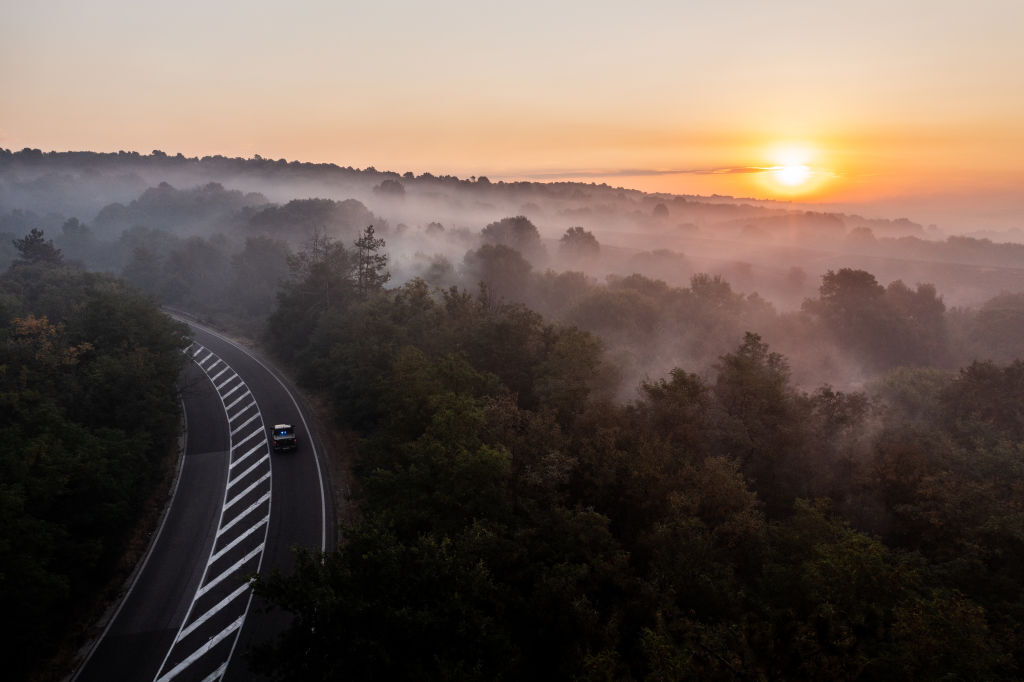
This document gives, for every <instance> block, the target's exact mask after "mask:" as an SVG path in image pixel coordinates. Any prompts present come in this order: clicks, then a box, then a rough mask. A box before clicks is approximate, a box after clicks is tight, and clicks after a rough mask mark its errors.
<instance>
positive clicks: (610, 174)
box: [524, 166, 779, 180]
mask: <svg viewBox="0 0 1024 682" xmlns="http://www.w3.org/2000/svg"><path fill="white" fill-rule="evenodd" d="M778 169H779V167H778V166H728V167H723V168H671V169H659V168H619V169H614V170H606V171H595V170H580V171H573V170H563V171H543V172H536V173H524V175H526V176H528V177H531V178H535V179H538V180H541V179H545V180H558V179H565V178H627V177H655V176H662V175H744V174H749V173H767V172H771V171H775V170H778Z"/></svg>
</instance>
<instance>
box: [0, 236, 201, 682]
mask: <svg viewBox="0 0 1024 682" xmlns="http://www.w3.org/2000/svg"><path fill="white" fill-rule="evenodd" d="M15 247H16V253H17V257H16V259H15V260H14V262H13V263H12V264H11V266H10V267H9V268H8V270H7V271H6V272H5V273H3V274H2V275H0V611H2V612H3V614H4V617H3V618H2V619H0V623H2V625H0V628H2V631H0V640H2V641H3V643H4V650H5V651H8V652H10V654H9V655H8V656H6V657H5V676H8V677H9V679H22V678H24V677H26V676H29V675H30V673H33V671H34V674H40V673H39V670H38V667H39V666H40V665H41V662H42V661H44V660H46V658H47V657H49V656H52V655H53V654H54V652H55V648H56V647H57V646H58V645H59V644H60V643H61V642H62V641H64V638H65V637H66V636H67V635H68V633H69V629H70V628H73V627H74V626H75V625H76V624H77V623H78V622H79V621H80V620H81V619H82V618H83V617H86V616H88V615H90V609H91V608H92V607H93V606H94V604H95V602H96V599H97V595H98V594H99V593H100V592H101V591H102V588H103V587H104V586H105V585H106V583H107V582H108V581H109V579H110V575H111V574H112V573H113V572H114V569H115V567H116V564H117V562H118V560H119V559H120V557H121V555H122V553H123V552H124V549H125V546H126V543H127V542H128V540H129V534H130V532H131V531H132V529H133V528H134V527H135V525H136V523H137V520H138V518H139V516H140V515H141V513H142V507H143V505H144V503H145V502H146V501H147V499H148V498H149V497H150V496H151V495H152V494H153V492H154V490H155V486H156V485H157V483H158V482H159V480H160V477H161V474H162V472H163V470H164V464H165V461H166V458H167V457H168V455H169V453H170V452H171V449H170V448H171V444H172V443H173V442H174V440H175V437H176V434H177V427H178V417H179V412H180V407H179V401H178V397H177V385H176V384H177V380H178V375H179V372H180V370H181V368H182V366H183V361H184V360H183V358H184V356H183V355H182V354H181V352H180V350H181V347H182V346H183V344H184V342H183V339H184V331H185V330H184V329H183V328H182V327H180V326H179V325H177V324H176V323H174V322H172V321H170V320H169V318H167V317H166V316H165V315H163V314H162V313H161V312H160V311H159V309H157V307H156V306H155V305H154V304H153V303H151V302H150V301H148V300H146V299H144V298H142V297H141V296H139V295H138V294H137V293H134V291H133V290H131V289H130V288H128V287H127V286H126V285H125V284H124V283H123V282H121V281H120V280H117V279H115V278H113V277H110V276H107V275H100V274H94V273H89V272H86V271H84V270H82V269H81V268H79V267H76V266H73V265H68V264H66V263H64V262H63V256H62V254H61V252H60V251H59V250H58V249H57V248H56V247H54V245H53V242H52V241H50V240H47V239H45V237H44V235H43V234H42V233H41V232H39V231H35V230H33V231H32V232H30V233H29V234H28V235H26V236H25V237H23V238H21V239H18V240H15ZM92 615H94V614H92Z"/></svg>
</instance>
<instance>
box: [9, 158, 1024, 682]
mask: <svg viewBox="0 0 1024 682" xmlns="http://www.w3.org/2000/svg"><path fill="white" fill-rule="evenodd" d="M47 202H49V203H47ZM36 228H38V230H37V231H36V232H31V230H33V229H36ZM39 230H41V231H39ZM0 232H2V233H4V235H3V236H4V242H3V244H4V245H3V247H2V248H3V249H6V251H0V257H6V258H7V259H8V260H9V261H10V262H11V265H10V267H9V269H8V272H7V274H6V275H4V278H5V279H4V280H2V281H3V282H7V284H4V287H5V291H6V290H8V289H11V290H14V289H16V290H17V291H18V292H23V291H28V289H27V288H26V285H23V284H18V285H17V286H16V287H15V285H13V284H10V282H12V281H22V280H24V279H25V278H28V277H29V275H30V273H37V274H36V275H33V279H32V281H33V282H36V281H46V282H51V281H54V280H55V279H56V278H57V273H60V276H61V277H74V278H77V279H75V280H74V281H75V282H76V284H75V285H74V288H75V289H76V290H77V289H80V290H82V291H81V292H79V293H76V294H75V295H76V296H80V295H85V296H92V295H96V296H98V295H100V293H99V292H103V293H104V295H113V294H111V293H110V292H112V291H116V292H118V295H119V296H125V297H127V298H125V299H123V300H124V301H130V302H131V303H130V304H129V303H119V304H118V305H119V306H122V308H123V309H124V310H131V311H133V312H131V314H132V315H133V316H138V318H139V319H142V320H148V322H147V323H146V325H145V326H146V328H147V329H152V330H154V331H153V333H154V334H156V331H155V330H158V329H159V330H162V331H161V332H160V334H161V336H160V339H162V340H161V341H159V343H158V346H159V347H160V348H162V349H164V351H166V352H167V353H168V355H167V356H166V357H167V358H168V364H167V365H165V366H163V369H162V370H161V374H160V376H161V377H162V379H161V380H166V379H168V378H169V377H171V376H172V375H173V374H174V373H175V372H176V371H177V369H176V368H177V367H178V366H179V365H177V364H175V363H176V362H179V360H174V361H173V362H172V361H171V360H170V358H172V357H176V356H174V353H173V352H172V351H173V350H174V349H175V348H176V344H177V343H180V332H179V331H176V329H175V328H174V326H173V325H171V324H170V323H169V322H167V321H166V320H164V321H162V322H160V321H159V320H158V318H159V315H157V314H156V313H154V312H153V311H154V310H155V308H153V307H152V302H159V303H161V304H163V305H166V306H171V307H176V308H180V309H184V310H188V311H190V312H192V313H195V314H197V315H199V316H201V317H203V318H205V319H207V320H210V321H212V322H214V323H216V324H217V325H218V326H221V327H222V328H224V329H228V330H230V331H232V332H233V333H236V334H239V335H245V336H249V337H251V338H254V339H257V340H258V342H259V343H261V344H262V346H263V347H264V348H265V349H266V350H267V352H269V353H270V354H271V355H272V356H273V357H274V358H275V359H276V360H277V361H278V362H280V363H281V364H282V365H283V366H285V367H288V368H289V369H290V370H291V371H292V372H294V373H295V375H296V376H297V377H298V379H299V381H300V383H301V385H302V386H303V387H304V389H305V390H307V391H309V392H310V393H313V394H317V395H319V396H323V397H324V398H325V400H326V401H327V403H328V404H329V405H330V408H331V411H332V416H333V419H334V422H335V425H336V426H337V427H338V428H342V429H346V430H350V431H352V432H354V433H356V434H358V437H359V446H358V456H357V461H356V463H355V470H354V474H355V477H356V479H357V481H358V485H357V486H356V492H355V500H354V501H355V502H356V507H357V510H358V513H357V514H356V515H355V516H354V517H353V518H351V519H350V520H349V521H348V522H347V523H346V525H345V527H344V528H343V529H341V533H342V539H343V542H342V543H341V545H340V549H338V550H337V551H336V552H333V553H330V554H328V555H325V556H320V555H318V554H316V553H313V552H310V551H308V550H300V551H299V554H298V562H297V569H296V571H295V572H294V573H293V574H291V575H279V574H275V575H271V576H265V577H263V578H261V579H260V581H259V582H258V583H257V590H258V592H259V593H260V595H261V596H262V597H263V598H264V599H265V600H267V601H268V602H269V603H271V604H274V605H275V606H276V607H278V608H280V609H283V610H284V611H285V612H287V613H289V614H291V615H292V616H293V621H292V625H291V627H289V628H288V629H287V630H286V631H285V632H284V633H283V635H282V636H281V638H280V639H278V640H277V641H276V642H273V643H270V644H268V645H266V646H264V647H262V648H260V649H257V650H255V651H253V652H252V653H251V655H250V664H251V665H252V666H253V670H254V671H256V672H258V673H260V674H262V675H267V676H270V677H272V678H274V679H303V680H306V679H334V678H338V677H342V676H345V677H351V678H355V679H371V680H372V679H382V680H389V679H465V680H471V679H616V680H619V679H651V680H678V679H723V680H733V679H822V678H827V679H841V680H845V679H850V680H852V679H858V680H872V679H878V680H882V679H885V680H889V679H908V680H921V679H940V678H941V679H965V680H975V679H1019V677H1020V675H1021V670H1022V666H1024V660H1022V652H1024V634H1022V633H1024V575H1022V573H1021V571H1020V566H1022V565H1024V466H1022V464H1024V449H1022V443H1024V417H1022V416H1021V415H1020V414H1019V412H1020V411H1019V409H1018V407H1017V406H1018V405H1019V404H1021V401H1022V400H1024V359H1022V358H1024V347H1022V346H1024V341H1022V339H1024V279H1022V276H1024V245H1022V244H1019V243H1016V242H1015V241H1013V239H1012V238H1013V235H1012V234H1009V233H1008V234H1006V235H1005V238H1006V241H1004V242H999V241H991V240H990V238H989V237H982V236H978V235H973V236H972V235H965V234H943V233H941V232H940V230H939V228H936V227H934V226H929V227H925V226H921V225H918V224H915V223H913V222H912V221H910V220H907V219H896V220H888V219H879V218H864V217H861V216H856V215H849V214H835V213H823V212H822V213H816V212H809V211H805V210H802V209H796V208H794V207H790V206H786V205H779V204H776V203H775V202H754V201H752V200H751V201H748V200H739V199H732V198H728V197H714V198H702V197H674V196H667V195H648V194H644V193H640V192H634V191H630V190H623V189H621V188H612V187H608V186H606V185H583V184H576V183H553V184H542V183H502V182H492V181H490V180H488V179H486V178H472V179H469V180H465V179H459V178H452V177H436V176H433V175H430V174H422V175H418V176H417V175H414V174H412V173H405V174H400V173H391V172H381V171H377V170H375V169H366V170H362V171H360V170H356V169H351V168H349V169H344V168H338V167H334V166H322V165H314V164H298V163H296V162H285V161H283V160H280V161H270V160H266V159H261V158H254V159H249V160H246V159H224V158H222V157H206V158H203V159H188V158H185V157H181V156H180V155H179V156H178V157H174V156H170V155H167V154H163V153H162V152H153V154H150V155H143V156H140V155H138V154H134V153H121V154H114V155H100V154H91V153H80V155H75V154H71V153H69V154H42V153H36V152H35V151H34V150H24V151H22V152H14V153H11V152H6V153H3V154H0ZM23 235H26V236H23ZM47 238H50V239H52V241H47ZM25 240H28V242H26V241H25ZM27 243H32V244H35V245H36V246H39V245H40V244H42V245H46V248H42V247H41V248H42V250H43V251H44V252H45V254H52V252H57V251H58V250H59V251H61V252H63V257H62V259H63V261H64V262H62V263H59V264H54V263H39V262H26V256H25V253H24V249H25V247H26V244H27ZM7 244H10V247H8V246H6V245H7ZM47 258H48V256H47V257H43V258H42V260H44V261H45V260H47ZM73 263H77V264H80V266H81V267H79V266H78V265H74V264H73ZM85 268H88V269H90V270H95V271H98V273H102V274H93V273H89V272H86V270H85ZM38 273H50V274H49V275H47V276H46V277H43V275H42V274H38ZM115 276H116V277H121V278H123V280H124V282H126V283H127V285H125V284H121V283H118V281H117V280H115V279H114V277H115ZM39 278H42V279H41V280H39ZM86 282H88V283H92V284H89V285H88V286H86V285H85V284H84V283H86ZM52 286H55V287H56V286H58V285H57V284H53V285H52ZM126 286H130V287H132V288H133V291H135V292H138V293H131V292H130V291H128V290H126V289H125V287H126ZM89 292H96V293H89ZM5 296H6V297H5V298H4V299H3V304H2V305H3V306H5V307H4V308H3V312H4V317H3V319H4V320H10V321H9V322H7V323H6V324H7V325H8V327H9V329H7V330H5V332H4V333H6V334H8V335H9V338H15V339H16V338H17V337H16V336H11V335H12V334H15V333H22V332H15V331H10V329H15V330H16V329H17V327H16V326H15V320H17V319H22V320H24V319H40V318H41V317H42V316H43V315H46V316H47V318H46V319H47V320H48V322H46V323H45V324H47V325H52V329H53V331H52V335H54V337H55V339H59V342H58V341H57V340H55V341H54V342H53V343H54V344H56V346H55V347H59V348H61V349H63V350H61V351H60V352H59V353H57V355H56V356H53V357H60V358H64V360H62V361H59V362H58V364H59V363H60V362H65V363H67V362H70V360H69V358H72V357H73V358H74V362H71V364H70V365H68V364H65V365H60V366H61V367H64V369H63V370H62V371H54V372H52V375H53V376H52V381H58V380H63V381H67V382H70V383H71V384H74V385H75V386H78V384H76V383H74V382H75V380H74V378H73V376H72V375H73V371H72V368H76V371H77V368H79V367H83V368H84V366H85V365H86V364H87V363H86V360H87V359H89V358H91V356H90V355H89V353H95V352H97V351H95V350H94V349H95V348H99V347H100V344H99V343H98V342H97V341H96V340H94V339H93V338H92V337H90V336H86V335H83V334H78V335H76V333H77V330H79V329H82V328H83V326H84V325H85V323H84V322H82V321H81V320H79V318H78V317H77V316H79V315H82V314H84V313H83V312H82V311H88V310H90V309H91V308H90V305H89V304H87V303H82V304H79V305H72V304H71V303H70V301H71V300H72V299H71V297H70V295H68V296H56V295H53V294H50V295H43V294H40V293H35V294H31V296H30V295H29V294H24V296H26V297H28V298H30V299H31V300H33V301H38V302H39V305H38V307H36V308H31V309H30V308H27V307H24V306H25V305H27V304H22V303H8V300H11V301H21V300H22V299H21V298H14V297H13V296H14V295H13V294H11V295H9V296H8V295H5ZM19 296H22V294H21V293H19ZM76 300H77V299H76ZM90 300H91V299H90ZM118 300H119V301H120V300H122V299H118ZM58 304H59V305H58ZM48 305H49V306H51V307H47V306H48ZM109 305H111V306H113V305H114V304H113V303H110V304H109ZM59 306H65V308H59ZM133 306H135V307H133ZM8 311H11V312H10V313H9V314H8ZM62 311H63V316H62V314H61V313H62ZM29 312H31V314H32V315H34V316H35V318H28V317H27V316H28V314H29ZM124 314H125V315H128V314H129V313H128V312H125V313H124ZM19 316H20V317H19ZM154 316H155V317H154ZM102 319H103V321H108V320H110V319H111V318H110V317H109V316H105V317H103V318H102ZM133 319H134V318H133ZM160 319H162V318H160ZM19 324H22V323H19ZM94 324H95V325H97V326H99V325H100V322H99V321H94ZM132 324H136V325H137V324H142V323H141V322H138V321H136V322H134V323H132ZM62 325H63V326H62ZM161 325H163V326H161ZM116 328H117V329H118V330H123V329H125V328H132V325H131V324H128V322H127V321H126V322H123V323H119V324H118V326H117V327H116ZM89 329H90V330H94V328H93V327H89ZM95 331H96V333H99V330H98V329H96V330H95ZM140 333H141V332H140ZM176 334H179V335H178V336H176ZM133 338H136V337H133ZM144 338H147V339H149V340H150V341H151V342H153V343H157V339H156V338H155V337H154V338H150V337H148V336H146V337H144ZM138 343H141V341H139V342H138ZM12 344H13V342H12V341H8V345H7V351H6V352H12V351H11V349H12V348H16V347H17V345H16V344H14V345H12ZM83 344H86V345H89V350H88V352H86V351H85V350H79V349H82V348H85V345H83ZM160 344H162V345H160ZM48 348H49V346H48ZM139 352H142V351H139ZM147 352H154V353H155V352H156V351H155V350H151V351H147ZM161 352H162V351H161ZM33 357H35V356H33ZM47 357H51V356H47ZM161 357H164V356H161ZM22 362H28V360H27V359H26V360H22ZM12 363H13V361H12ZM12 363H8V364H7V365H5V366H8V365H9V366H11V367H15V366H19V365H17V364H12ZM146 364H147V366H149V363H146ZM121 369H122V370H123V368H121ZM51 370H53V368H51ZM51 370H47V371H51ZM19 371H28V370H19ZM40 371H42V370H40ZM137 371H143V369H142V368H141V367H140V368H137ZM10 376H11V371H10V370H5V372H4V374H2V375H0V378H2V377H7V378H6V379H4V380H5V381H10ZM62 385H63V384H62ZM161 385H170V384H161ZM94 388H95V387H94ZM62 390H63V389H62ZM5 395H9V396H12V397H9V398H8V399H9V400H16V401H19V400H23V399H24V398H23V397H22V396H23V393H19V392H18V391H17V390H13V389H12V390H11V392H9V393H6V394H5ZM59 395H60V396H63V395H64V393H60V394H59ZM53 400H58V399H57V398H53ZM92 404H93V405H98V404H102V403H99V402H96V401H93V403H92ZM62 405H63V403H60V404H59V405H56V406H55V407H50V408H48V409H49V410H50V411H51V412H53V413H59V414H61V415H62V418H64V417H63V415H64V414H65V413H64V412H61V410H62V409H65V410H68V411H67V413H66V415H67V419H69V420H70V419H72V418H77V417H78V416H80V415H76V414H75V413H74V411H73V410H72V409H71V407H70V406H65V407H61V406H62ZM75 405H76V406H77V407H80V406H78V404H77V403H75ZM161 414H163V415H164V417H166V418H167V419H169V420H171V421H173V420H172V419H171V417H172V415H173V410H172V411H168V412H166V413H161ZM81 416H82V418H83V419H84V420H85V421H83V422H82V424H84V425H86V426H82V427H81V428H91V426H88V425H91V424H93V422H92V421H91V420H92V419H100V418H101V416H102V415H99V416H97V415H81ZM157 422H159V424H161V425H163V428H166V427H167V424H168V422H167V421H160V420H157V419H155V418H154V421H153V425H154V426H153V428H154V429H157V426H156V424H157ZM101 423H104V422H101ZM105 423H106V424H109V422H105ZM11 428H13V427H11ZM18 428H23V427H20V426H19V427H18ZM153 433H161V434H163V435H164V436H167V434H168V432H167V431H158V430H154V431H153ZM158 442H159V439H158V438H156V437H154V438H153V439H152V443H154V444H155V443H158ZM97 457H99V455H97ZM18 461H19V462H21V461H22V460H18ZM90 461H91V460H90ZM121 473H124V472H121ZM133 475H137V476H145V475H148V474H142V473H138V472H137V473H135V474H133ZM6 480H7V478H6V476H5V478H4V481H6ZM89 485H92V484H89ZM96 485H98V483H97V484H96ZM103 485H105V486H108V485H113V484H110V483H109V482H107V481H104V482H103ZM87 489H88V490H93V488H89V487H87ZM57 494H58V496H59V493H57ZM10 499H15V500H17V499H20V498H15V497H12V498H10ZM115 499H116V498H115ZM124 506H125V507H126V508H130V507H131V504H130V503H128V502H125V504H124ZM76 537H77V536H76ZM57 544H58V546H60V548H61V551H65V549H67V547H66V546H65V545H64V544H61V543H57ZM75 551H78V550H75ZM5 579H6V578H5ZM40 579H42V578H40ZM47 579H49V578H47ZM69 584H72V583H69ZM5 593H6V591H5Z"/></svg>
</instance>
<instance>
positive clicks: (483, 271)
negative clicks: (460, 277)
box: [463, 244, 532, 301]
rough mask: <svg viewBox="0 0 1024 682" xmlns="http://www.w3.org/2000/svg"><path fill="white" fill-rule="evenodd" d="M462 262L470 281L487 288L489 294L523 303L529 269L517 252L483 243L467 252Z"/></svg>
mask: <svg viewBox="0 0 1024 682" xmlns="http://www.w3.org/2000/svg"><path fill="white" fill-rule="evenodd" d="M463 262H464V263H465V265H466V269H467V270H468V271H469V277H470V281H474V280H475V281H476V282H479V283H480V284H482V285H484V286H486V288H487V291H488V293H489V294H491V295H493V296H494V297H496V298H497V299H499V300H500V299H508V300H512V301H522V300H523V294H524V292H525V290H526V288H527V283H528V281H529V275H530V270H531V269H532V268H531V266H530V264H529V263H528V262H527V261H526V259H525V258H523V256H522V255H521V254H520V253H519V251H516V250H515V249H513V248H511V247H508V246H505V245H503V244H484V245H483V246H481V247H480V248H479V249H477V250H476V251H469V252H467V253H466V255H465V257H464V259H463Z"/></svg>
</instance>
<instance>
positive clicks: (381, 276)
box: [355, 225, 391, 298]
mask: <svg viewBox="0 0 1024 682" xmlns="http://www.w3.org/2000/svg"><path fill="white" fill-rule="evenodd" d="M383 248H384V239H383V238H382V237H376V236H374V232H373V225H369V226H367V228H366V229H365V230H363V236H361V237H360V238H359V239H357V240H356V282H355V284H356V292H357V293H358V294H359V296H361V297H362V298H366V297H367V296H369V295H370V294H372V293H374V292H377V291H380V290H381V289H383V288H384V285H385V284H387V281H388V280H389V279H391V273H390V272H388V254H387V253H386V252H381V249H383Z"/></svg>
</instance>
